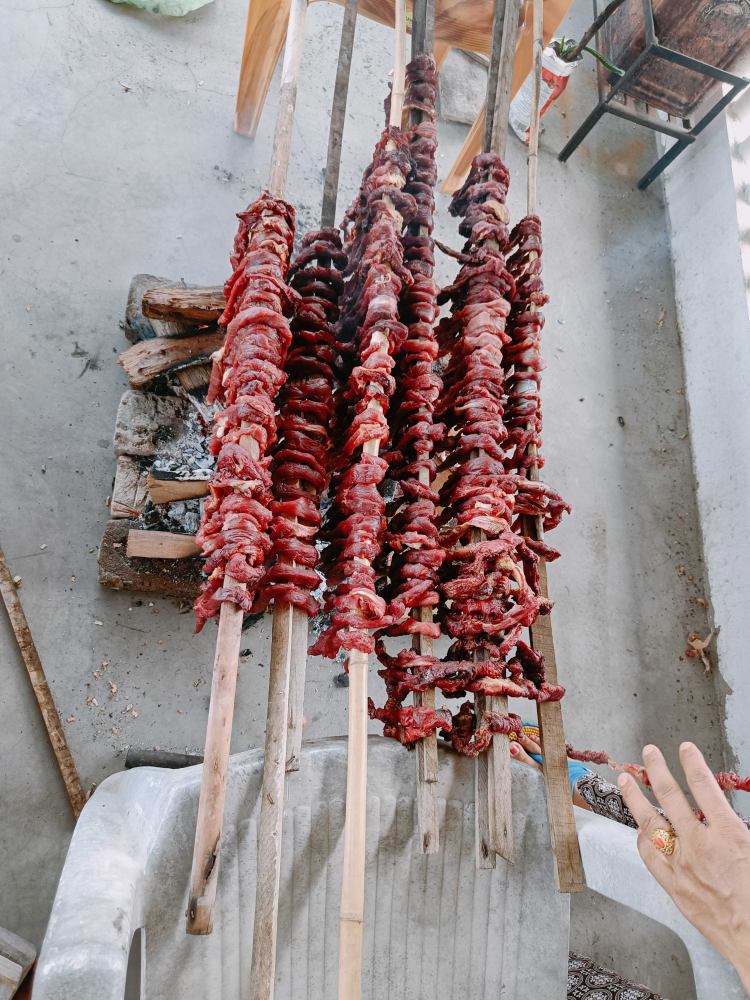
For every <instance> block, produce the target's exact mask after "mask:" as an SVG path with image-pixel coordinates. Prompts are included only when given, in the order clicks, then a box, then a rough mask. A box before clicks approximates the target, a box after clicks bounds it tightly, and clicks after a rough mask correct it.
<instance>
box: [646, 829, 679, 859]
mask: <svg viewBox="0 0 750 1000" xmlns="http://www.w3.org/2000/svg"><path fill="white" fill-rule="evenodd" d="M651 843H652V844H653V845H654V847H655V848H656V850H657V851H659V853H660V854H666V855H667V857H668V856H669V855H670V854H674V849H675V845H676V843H677V834H676V833H675V832H674V830H665V829H664V828H663V827H660V828H659V829H658V830H654V832H653V833H652V834H651Z"/></svg>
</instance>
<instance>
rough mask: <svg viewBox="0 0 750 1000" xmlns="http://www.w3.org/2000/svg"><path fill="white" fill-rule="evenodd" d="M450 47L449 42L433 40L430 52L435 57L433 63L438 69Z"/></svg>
mask: <svg viewBox="0 0 750 1000" xmlns="http://www.w3.org/2000/svg"><path fill="white" fill-rule="evenodd" d="M452 48H453V46H452V45H451V43H450V42H437V41H436V42H435V44H434V45H433V47H432V54H433V56H434V57H435V65H436V66H437V68H438V69H440V67H441V66H442V65H443V63H444V62H445V60H446V58H447V56H448V53H449V52H450V50H451V49H452Z"/></svg>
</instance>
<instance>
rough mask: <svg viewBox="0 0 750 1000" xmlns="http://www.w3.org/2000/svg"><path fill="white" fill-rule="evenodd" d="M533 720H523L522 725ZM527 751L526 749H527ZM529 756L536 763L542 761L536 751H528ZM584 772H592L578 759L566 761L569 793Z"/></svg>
mask: <svg viewBox="0 0 750 1000" xmlns="http://www.w3.org/2000/svg"><path fill="white" fill-rule="evenodd" d="M533 725H534V723H533V722H524V726H533ZM527 753H528V751H527ZM529 757H532V758H533V759H534V760H535V761H536V762H537V763H538V764H541V763H542V758H541V757H540V756H539V754H537V753H530V754H529ZM585 774H593V771H590V770H589V769H588V768H587V767H586V765H585V764H582V763H581V762H580V761H578V760H569V761H568V778H569V779H570V794H571V795H572V794H573V792H574V791H575V790H576V782H577V781H579V780H580V779H581V778H582V777H583V776H584V775H585Z"/></svg>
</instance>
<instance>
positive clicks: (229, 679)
mask: <svg viewBox="0 0 750 1000" xmlns="http://www.w3.org/2000/svg"><path fill="white" fill-rule="evenodd" d="M306 13H307V0H292V5H291V9H290V12H289V27H288V30H287V41H286V50H285V53H284V65H283V68H282V73H281V91H280V93H279V110H278V114H277V118H276V132H275V134H274V141H273V152H272V155H271V172H270V177H269V185H268V186H269V189H270V191H271V194H272V195H273V196H274V197H276V198H283V196H284V192H285V188H286V175H287V168H288V165H289V153H290V150H291V141H292V125H293V121H294V107H295V103H296V98H297V81H298V79H299V69H300V62H301V60H302V43H303V38H304V31H305V15H306ZM239 444H240V447H241V448H244V449H245V450H246V451H247V452H249V454H250V455H251V456H252V458H254V459H257V458H258V457H259V449H258V443H257V442H256V441H255V439H254V438H251V437H250V436H249V435H246V436H244V437H241V438H240V441H239ZM237 585H238V584H237V581H235V580H234V579H232V578H231V577H230V576H229V575H226V576H225V577H224V586H225V587H230V586H237ZM291 618H292V613H291V609H290V606H289V605H288V604H286V603H284V602H278V603H277V604H275V605H274V638H273V640H272V644H271V654H272V655H271V666H270V678H269V714H268V717H267V720H266V754H265V760H264V772H263V798H262V808H261V822H260V829H259V833H258V839H259V842H261V841H262V840H263V838H264V837H265V838H268V839H269V840H272V839H273V838H274V836H275V834H274V831H276V833H277V836H276V857H275V866H274V867H275V872H274V874H273V878H270V877H269V876H268V874H267V870H266V869H267V867H269V866H271V864H272V862H273V860H274V859H273V857H269V855H268V853H267V852H265V851H264V850H263V849H262V848H261V850H260V851H259V861H258V883H257V890H256V927H257V926H258V925H259V923H260V926H262V927H263V932H262V933H261V934H257V933H256V934H255V936H254V939H253V974H252V980H253V990H254V996H255V997H258V998H260V997H271V996H272V994H273V969H274V963H275V956H276V919H275V914H276V913H277V912H278V880H279V870H280V868H279V866H280V862H281V855H280V850H281V819H282V814H283V800H284V795H283V784H284V768H285V765H286V727H287V706H288V699H289V673H290V669H291V667H290V660H291V645H292V643H291V635H292V628H291ZM242 619H243V612H242V609H241V608H239V607H237V605H236V604H231V603H229V602H228V601H225V602H224V603H223V604H222V606H221V612H220V615H219V635H218V638H217V641H216V656H215V660H214V673H213V681H212V686H211V705H210V708H209V713H208V729H207V732H206V750H205V757H204V761H203V778H202V781H201V794H200V802H199V805H198V824H197V828H196V834H195V847H194V851H193V871H192V876H191V889H190V900H189V903H188V911H187V925H186V930H187V932H188V934H210V933H211V930H212V928H213V909H214V902H215V900H216V884H217V880H218V874H219V849H220V844H221V827H222V819H223V814H224V798H225V794H226V782H227V765H228V761H229V746H230V741H231V737H232V717H233V714H234V695H235V688H236V684H237V663H238V660H239V652H240V639H241V634H242ZM279 768H280V771H281V774H280V776H279V773H278V771H279ZM279 787H280V788H281V794H278V789H279ZM274 791H276V793H277V794H276V795H274ZM264 813H265V816H264ZM262 863H263V864H264V866H265V867H264V870H263V872H262V871H261V864H262ZM274 888H275V891H274ZM269 892H270V893H271V896H272V899H271V901H270V904H269V903H268V896H267V894H268V893H269ZM267 908H269V909H270V911H271V912H272V913H273V914H274V916H273V918H271V919H269V918H267V917H265V916H260V915H259V912H258V911H259V909H260V910H261V912H262V913H263V914H265V912H266V909H267ZM259 917H260V919H259ZM256 949H257V952H258V959H257V965H256ZM263 989H265V990H266V992H265V993H263V992H262V991H263Z"/></svg>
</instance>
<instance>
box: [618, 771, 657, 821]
mask: <svg viewBox="0 0 750 1000" xmlns="http://www.w3.org/2000/svg"><path fill="white" fill-rule="evenodd" d="M617 784H618V786H619V788H620V791H621V792H622V797H623V799H624V800H625V805H626V806H627V807H628V809H629V810H630V811H631V813H632V814H633V818H634V819H635V821H636V823H637V824H638V826H639V828H640V829H641V830H646V829H647V828H648V827H649V825H651V826H653V827H654V829H655V828H656V827H655V823H656V821H657V820H658V821H659V822H661V823H663V822H664V820H663V818H662V817H661V816H660V815H659V813H658V812H657V811H656V809H654V807H653V806H652V805H651V803H650V802H649V801H648V799H647V798H646V796H645V795H644V794H643V792H642V791H641V790H640V788H639V786H638V782H637V781H636V780H635V778H634V777H633V776H632V775H630V774H621V775H620V776H619V777H618V779H617Z"/></svg>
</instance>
